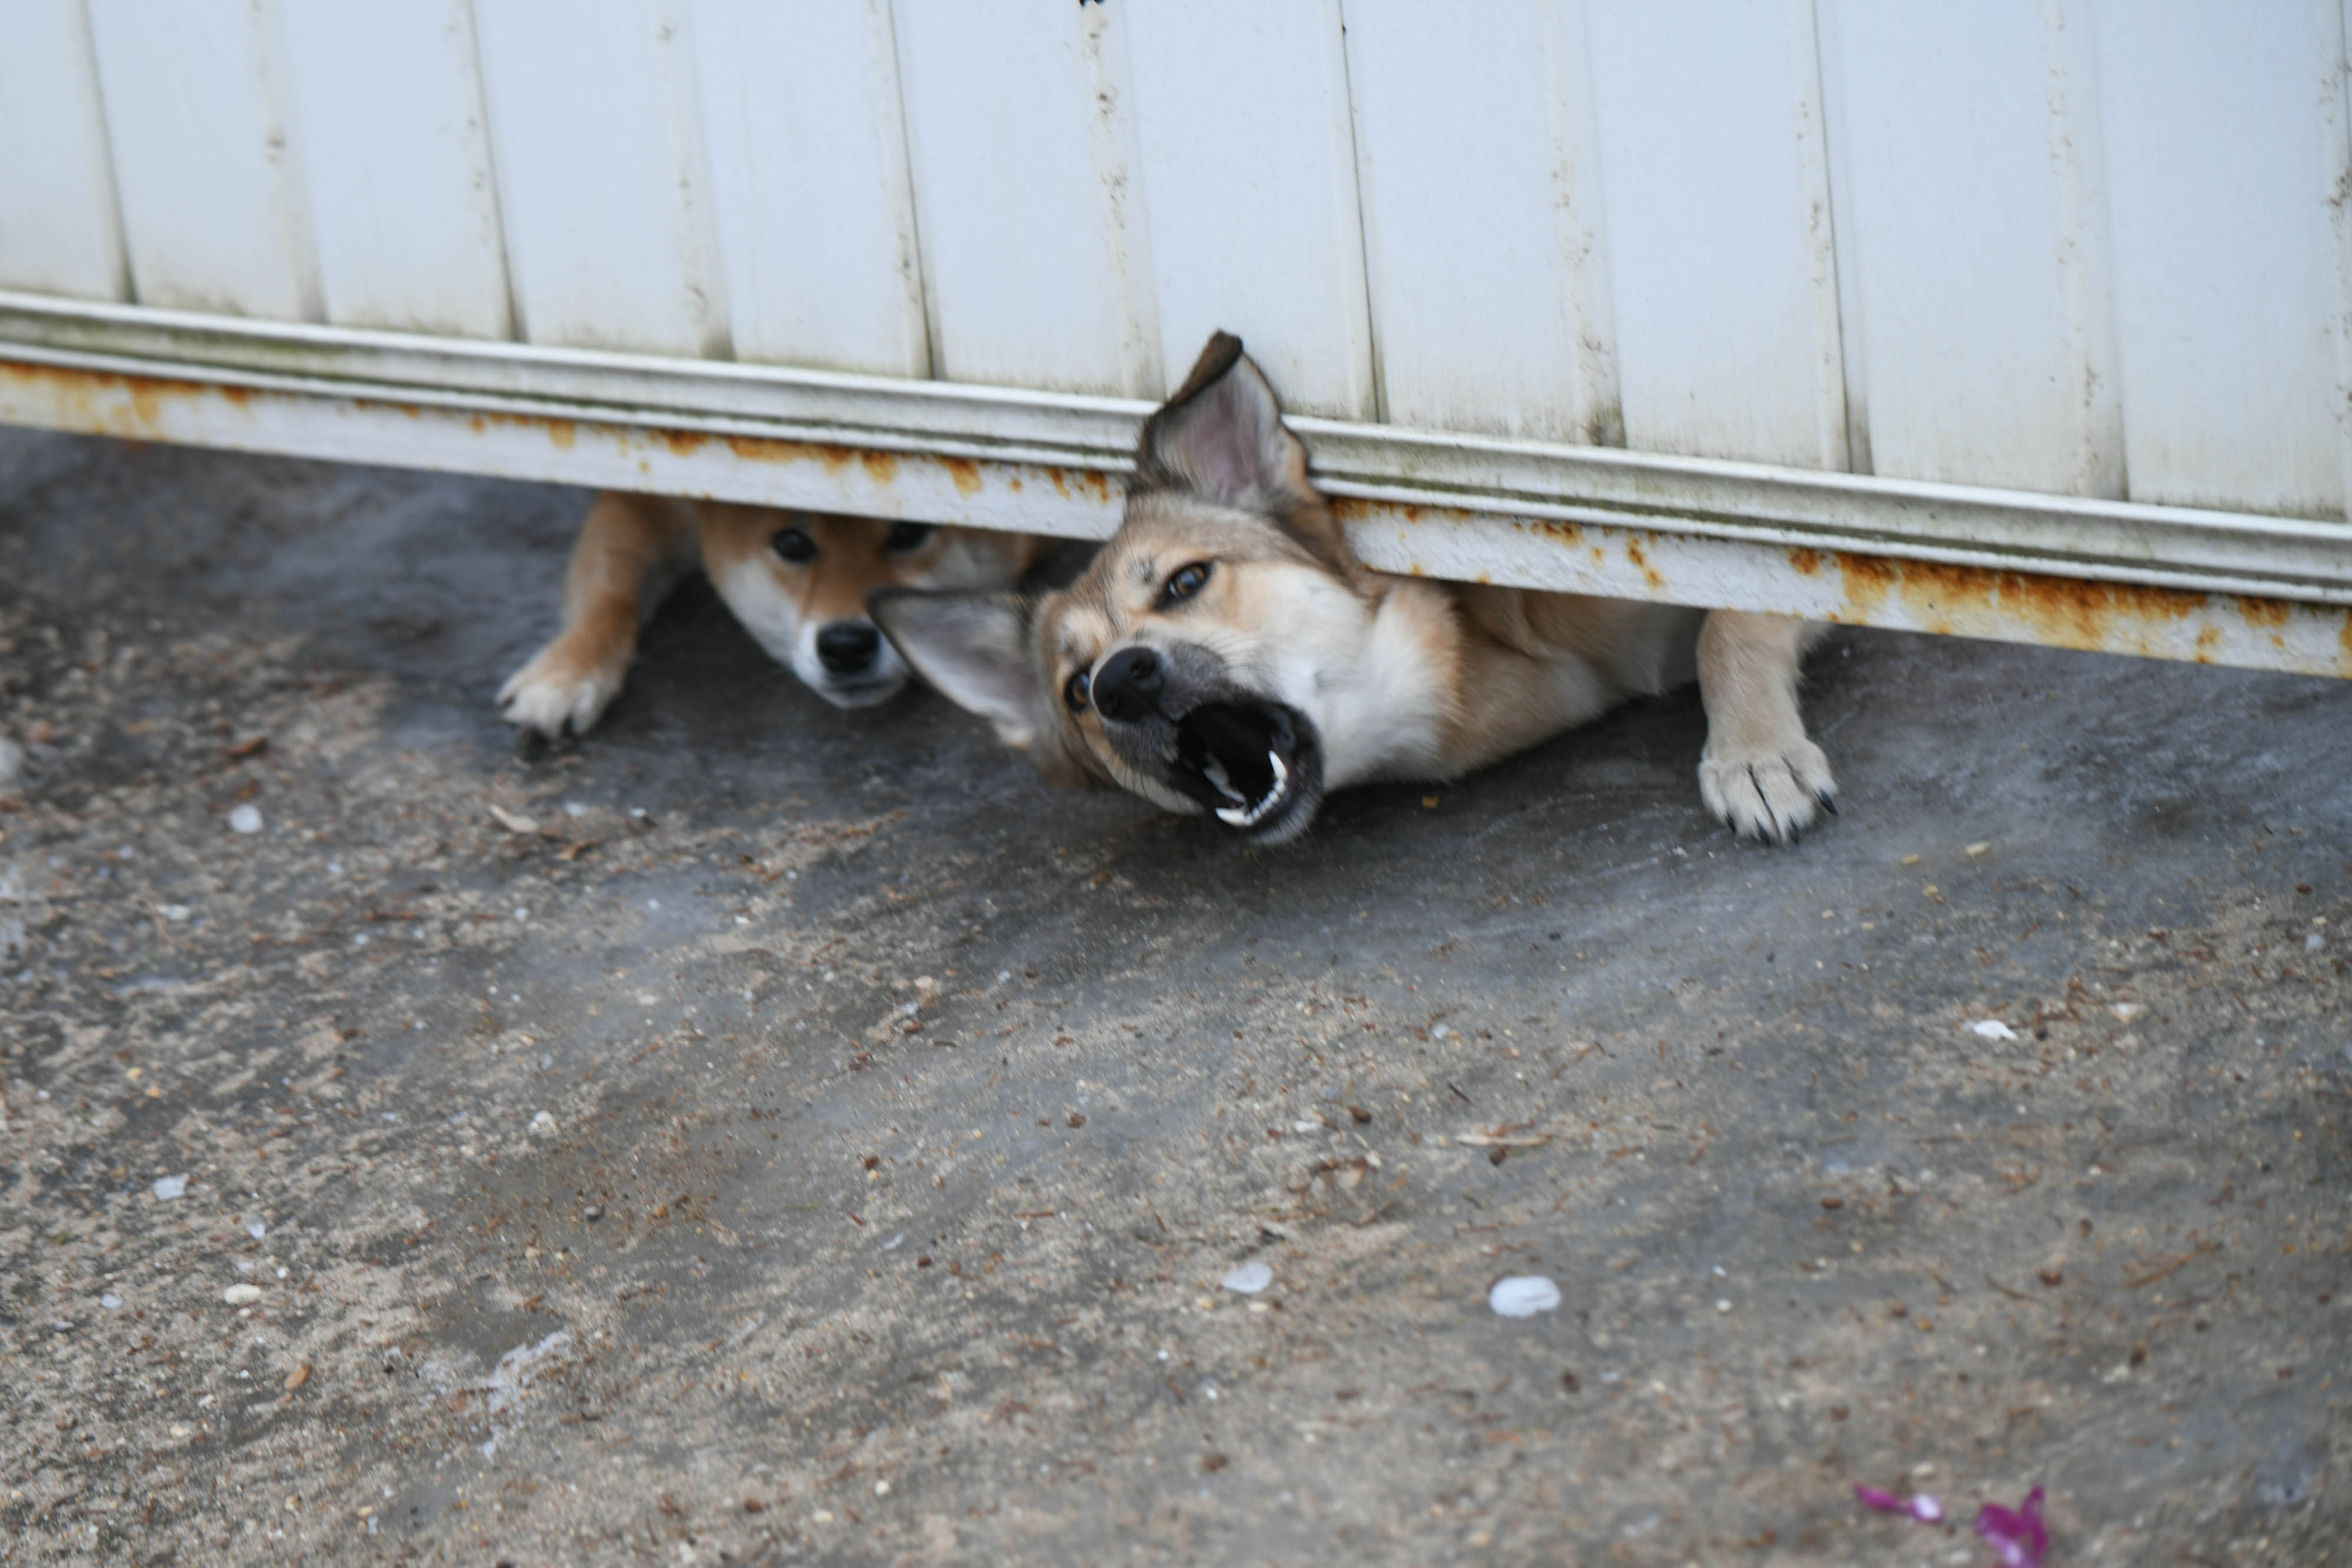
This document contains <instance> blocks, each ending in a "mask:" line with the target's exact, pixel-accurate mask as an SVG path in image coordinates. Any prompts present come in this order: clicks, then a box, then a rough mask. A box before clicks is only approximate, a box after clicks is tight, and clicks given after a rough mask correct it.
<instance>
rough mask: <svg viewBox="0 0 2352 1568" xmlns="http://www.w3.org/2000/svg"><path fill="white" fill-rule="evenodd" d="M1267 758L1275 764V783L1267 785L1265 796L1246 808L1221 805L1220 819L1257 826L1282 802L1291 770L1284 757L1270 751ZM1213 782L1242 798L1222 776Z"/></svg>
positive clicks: (1219, 769) (1221, 820)
mask: <svg viewBox="0 0 2352 1568" xmlns="http://www.w3.org/2000/svg"><path fill="white" fill-rule="evenodd" d="M1265 760H1266V761H1267V762H1269V763H1273V764H1274V783H1273V784H1269V785H1267V786H1266V791H1265V799H1264V800H1261V801H1259V802H1258V803H1257V804H1256V805H1253V806H1250V807H1248V808H1247V809H1244V808H1243V807H1242V806H1239V805H1226V806H1220V807H1218V808H1217V820H1218V821H1220V822H1227V823H1231V824H1232V825H1233V826H1235V827H1255V826H1257V825H1258V824H1259V823H1261V822H1263V821H1265V818H1266V815H1267V814H1268V813H1269V812H1271V811H1273V810H1274V808H1275V807H1276V806H1277V805H1281V804H1282V798H1283V795H1285V794H1286V790H1287V786H1288V785H1289V784H1290V770H1289V769H1288V768H1286V767H1285V766H1284V765H1283V763H1282V759H1281V758H1280V757H1278V756H1276V755H1275V753H1273V752H1267V753H1266V754H1265ZM1211 765H1212V766H1214V765H1215V764H1213V763H1212V764H1211ZM1207 771H1208V770H1207V769H1205V768H1204V769H1202V772H1203V773H1206V772H1207ZM1223 772H1224V770H1223V768H1218V769H1217V773H1218V774H1219V775H1222V774H1223ZM1213 782H1214V783H1215V784H1216V786H1217V787H1218V788H1219V789H1221V790H1224V792H1225V793H1226V794H1227V795H1234V792H1233V791H1232V790H1231V789H1230V788H1228V787H1227V786H1226V784H1225V781H1224V779H1223V777H1222V776H1219V777H1217V778H1215V779H1214V780H1213ZM1241 798H1242V797H1241V796H1239V795H1234V799H1235V800H1237V801H1238V800H1240V799H1241Z"/></svg>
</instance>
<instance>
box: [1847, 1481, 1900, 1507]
mask: <svg viewBox="0 0 2352 1568" xmlns="http://www.w3.org/2000/svg"><path fill="white" fill-rule="evenodd" d="M1853 1500H1854V1501H1856V1502H1858V1503H1860V1504H1862V1506H1863V1507H1864V1508H1872V1509H1876V1510H1878V1511H1879V1512H1881V1513H1901V1512H1902V1511H1903V1505H1902V1503H1900V1502H1898V1501H1897V1500H1895V1494H1894V1493H1893V1492H1883V1491H1880V1490H1879V1489H1877V1488H1876V1487H1864V1486H1857V1487H1855V1488H1854V1489H1853Z"/></svg>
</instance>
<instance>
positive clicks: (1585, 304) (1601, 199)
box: [1552, 0, 1625, 447]
mask: <svg viewBox="0 0 2352 1568" xmlns="http://www.w3.org/2000/svg"><path fill="white" fill-rule="evenodd" d="M1571 8H1572V11H1573V15H1572V16H1563V17H1561V18H1560V19H1559V27H1560V31H1559V34H1557V35H1556V36H1555V37H1556V40H1557V43H1558V46H1559V47H1560V48H1563V49H1572V50H1573V51H1574V55H1573V58H1555V60H1554V68H1555V69H1556V70H1558V71H1559V73H1560V78H1561V79H1560V81H1559V86H1560V87H1561V88H1562V89H1565V90H1564V91H1563V93H1562V99H1563V101H1561V102H1559V103H1557V104H1555V105H1554V106H1553V110H1552V111H1553V113H1554V115H1555V116H1559V115H1573V116H1575V117H1576V118H1575V121H1574V122H1573V123H1572V124H1562V123H1560V121H1559V120H1557V119H1555V121H1554V133H1555V134H1556V135H1558V134H1566V135H1569V136H1570V137H1572V138H1573V145H1574V147H1575V152H1574V153H1573V154H1572V155H1571V159H1570V166H1569V175H1568V177H1569V181H1570V186H1569V191H1568V197H1569V205H1568V211H1569V216H1570V220H1571V221H1572V222H1573V223H1574V225H1575V226H1576V229H1577V234H1576V237H1575V240H1574V241H1573V242H1572V248H1571V249H1570V254H1569V255H1568V257H1567V258H1566V260H1567V262H1568V268H1569V278H1570V289H1573V290H1574V293H1575V298H1574V301H1573V304H1574V310H1575V321H1576V350H1577V363H1576V376H1577V385H1576V402H1577V432H1576V434H1577V437H1578V438H1580V439H1581V440H1584V441H1587V442H1590V443H1591V445H1593V446H1595V447H1622V446H1623V445H1624V444H1625V399H1624V395H1623V393H1622V389H1621V386H1620V384H1619V381H1618V377H1617V300H1616V294H1615V290H1614V289H1612V287H1611V284H1612V277H1611V258H1610V254H1609V209H1608V202H1607V198H1606V195H1605V192H1604V190H1603V182H1604V181H1605V180H1606V179H1607V178H1608V172H1607V171H1606V170H1604V169H1603V168H1601V109H1600V103H1599V96H1600V95H1599V94H1598V93H1597V92H1596V91H1595V89H1594V88H1593V83H1592V30H1591V23H1590V22H1589V21H1588V20H1587V18H1588V16H1589V14H1590V13H1589V11H1588V8H1587V6H1586V5H1584V3H1583V0H1574V4H1573V5H1572V7H1571Z"/></svg>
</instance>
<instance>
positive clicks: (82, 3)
mask: <svg viewBox="0 0 2352 1568" xmlns="http://www.w3.org/2000/svg"><path fill="white" fill-rule="evenodd" d="M73 14H74V20H75V21H76V22H77V23H79V34H78V37H79V43H80V44H81V59H82V65H83V67H84V68H85V69H86V70H87V72H88V76H89V105H90V112H91V114H92V116H93V117H94V118H95V119H96V121H97V122H98V123H97V126H96V129H97V132H98V155H99V161H100V163H102V164H103V165H104V166H105V169H106V226H107V237H108V239H110V241H112V242H113V248H114V277H113V279H111V284H112V289H113V294H114V298H115V299H116V300H123V301H127V302H131V303H136V302H137V299H138V297H137V295H136V294H134V293H133V292H132V284H131V248H130V245H129V243H128V241H126V240H125V239H124V238H123V232H122V182H121V181H120V180H118V179H116V178H115V177H114V132H113V130H112V128H111V127H110V126H109V125H108V124H107V122H106V79H105V77H104V76H103V75H101V74H100V71H99V68H98V39H97V38H96V37H94V36H93V35H92V34H91V32H90V26H89V0H75V4H74V8H73Z"/></svg>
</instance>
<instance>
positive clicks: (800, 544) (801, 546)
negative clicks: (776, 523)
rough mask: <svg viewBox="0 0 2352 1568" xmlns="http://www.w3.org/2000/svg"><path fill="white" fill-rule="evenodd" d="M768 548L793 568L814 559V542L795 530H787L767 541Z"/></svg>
mask: <svg viewBox="0 0 2352 1568" xmlns="http://www.w3.org/2000/svg"><path fill="white" fill-rule="evenodd" d="M768 548H769V549H771V550H772V551H774V552H776V553H777V554H779V555H781V556H782V557H783V558H784V559H785V560H787V561H789V562H791V563H793V565H795V566H803V565H806V564H807V563H809V562H812V561H814V560H815V559H816V541H815V540H814V539H811V538H810V537H809V536H808V535H807V534H806V533H803V531H800V530H799V529H797V528H788V529H786V530H784V531H782V533H779V534H778V535H776V536H775V537H774V538H773V539H771V540H770V541H768Z"/></svg>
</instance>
